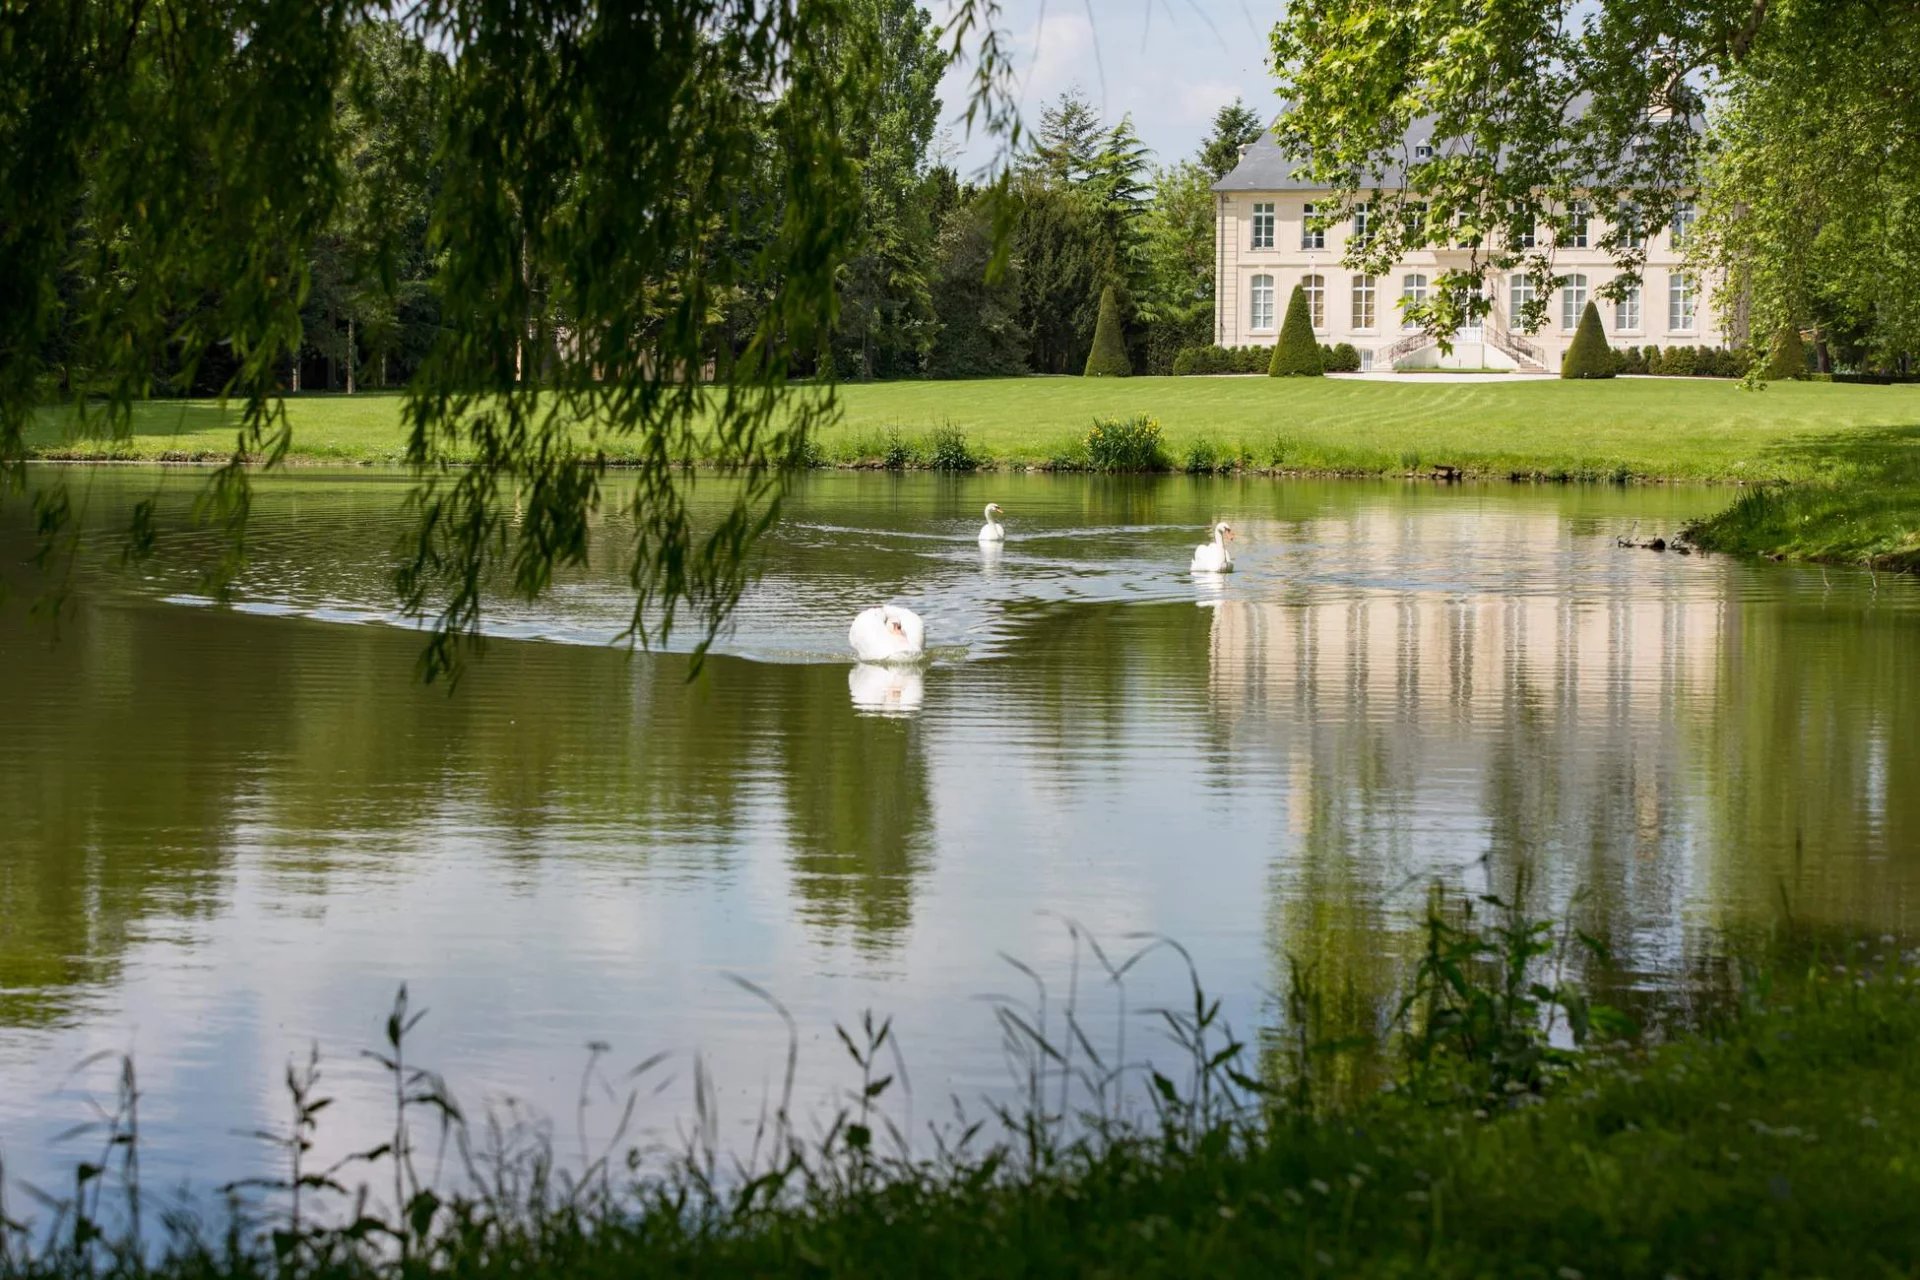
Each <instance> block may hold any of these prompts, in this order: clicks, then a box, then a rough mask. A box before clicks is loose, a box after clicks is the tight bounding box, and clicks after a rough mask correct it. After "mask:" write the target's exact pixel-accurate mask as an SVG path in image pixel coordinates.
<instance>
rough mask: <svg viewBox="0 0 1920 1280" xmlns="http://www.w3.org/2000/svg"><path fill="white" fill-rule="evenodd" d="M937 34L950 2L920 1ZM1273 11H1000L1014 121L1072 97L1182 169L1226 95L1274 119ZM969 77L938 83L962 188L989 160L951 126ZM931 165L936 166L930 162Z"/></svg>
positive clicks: (1141, 2) (1172, 1) (1120, 7)
mask: <svg viewBox="0 0 1920 1280" xmlns="http://www.w3.org/2000/svg"><path fill="white" fill-rule="evenodd" d="M923 3H925V5H926V8H927V9H928V11H929V12H930V13H932V14H933V17H934V20H935V21H936V22H945V21H946V19H947V17H948V15H949V14H950V13H951V12H952V10H953V0H923ZM1281 7H1282V6H1280V5H1279V4H1276V3H1274V0H1001V21H1000V24H999V25H1000V28H1001V30H1002V31H1004V32H1005V33H1006V34H1007V35H1008V37H1010V39H1009V42H1008V47H1009V49H1010V50H1011V52H1012V57H1013V65H1014V69H1015V72H1016V75H1017V77H1018V80H1019V84H1020V99H1021V109H1020V114H1021V118H1022V120H1024V121H1025V122H1026V124H1027V125H1028V127H1029V128H1031V127H1032V126H1033V125H1034V124H1037V123H1038V122H1039V119H1040V110H1041V108H1042V107H1043V106H1045V105H1046V104H1047V103H1048V102H1050V101H1052V100H1053V99H1055V98H1057V97H1058V96H1059V95H1060V93H1061V92H1062V91H1063V90H1065V89H1067V88H1069V87H1072V86H1078V87H1079V88H1080V89H1081V90H1082V91H1083V92H1084V93H1085V94H1086V97H1087V99H1088V100H1089V101H1091V102H1092V103H1093V105H1094V108H1095V110H1097V111H1099V112H1100V114H1101V116H1102V118H1103V119H1105V120H1107V121H1109V122H1112V121H1116V120H1118V119H1119V118H1120V117H1121V116H1122V115H1125V114H1127V113H1129V112H1131V113H1132V115H1133V124H1134V128H1135V129H1136V130H1137V131H1138V132H1139V134H1140V137H1141V140H1142V141H1144V142H1145V143H1146V144H1147V145H1148V146H1149V147H1152V148H1153V151H1154V160H1155V162H1156V163H1159V164H1171V163H1173V162H1174V161H1177V160H1184V159H1188V158H1191V157H1192V155H1193V154H1194V152H1195V151H1197V150H1198V149H1199V146H1200V142H1201V140H1202V139H1203V138H1204V137H1205V136H1206V134H1207V129H1208V127H1209V126H1210V125H1211V124H1212V122H1213V113H1214V112H1215V111H1217V110H1219V109H1220V108H1221V107H1222V106H1224V105H1225V104H1227V103H1229V102H1231V101H1233V99H1234V97H1235V95H1238V96H1240V97H1242V98H1244V99H1246V101H1247V104H1248V105H1249V106H1251V107H1253V108H1254V109H1255V110H1257V111H1259V112H1261V113H1262V114H1263V115H1264V114H1268V113H1270V112H1271V111H1272V110H1273V109H1274V107H1275V102H1276V100H1275V98H1274V92H1273V89H1274V82H1273V76H1272V75H1271V73H1269V72H1268V71H1267V69H1266V55H1267V33H1268V32H1269V31H1270V30H1271V29H1272V27H1273V24H1274V22H1275V21H1276V20H1277V19H1278V18H1279V16H1280V10H1281ZM971 77H972V65H971V63H969V64H967V65H964V66H955V67H952V68H949V69H948V72H947V75H946V78H945V79H944V80H943V81H942V82H941V92H940V98H941V118H942V127H943V128H944V129H946V130H947V136H946V137H945V138H944V139H941V140H939V141H936V144H935V150H936V153H937V152H938V151H939V149H940V147H941V145H942V144H943V143H944V145H946V146H947V147H949V148H950V149H951V151H950V154H949V155H948V156H946V157H944V158H945V159H947V161H948V163H951V164H953V165H954V166H955V167H956V168H958V169H959V170H960V172H961V174H962V175H963V176H967V175H970V174H972V173H973V172H974V171H976V170H977V169H979V168H980V167H982V166H983V165H984V164H986V163H987V162H988V161H990V160H991V159H992V158H993V154H994V143H993V141H992V140H990V139H987V138H984V137H981V136H978V135H976V136H974V137H972V138H969V137H968V136H967V132H966V126H965V124H964V123H963V122H961V121H960V120H958V119H957V117H958V116H959V114H960V113H961V112H962V111H964V110H965V108H966V103H967V98H968V95H969V92H970V89H971V83H972V81H971ZM936 158H942V157H939V156H938V155H936Z"/></svg>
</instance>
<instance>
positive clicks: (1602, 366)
mask: <svg viewBox="0 0 1920 1280" xmlns="http://www.w3.org/2000/svg"><path fill="white" fill-rule="evenodd" d="M1613 375H1614V359H1613V348H1612V347H1610V346H1608V345H1607V332H1606V330H1604V329H1602V328H1601V327H1600V308H1598V307H1596V306H1594V305H1593V303H1592V302H1588V303H1587V307H1586V310H1584V311H1582V312H1581V313H1580V327H1579V328H1578V329H1576V330H1574V334H1573V341H1572V343H1570V344H1569V345H1568V347H1567V354H1566V355H1565V356H1563V357H1562V358H1561V360H1560V376H1561V377H1563V378H1611V377H1612V376H1613Z"/></svg>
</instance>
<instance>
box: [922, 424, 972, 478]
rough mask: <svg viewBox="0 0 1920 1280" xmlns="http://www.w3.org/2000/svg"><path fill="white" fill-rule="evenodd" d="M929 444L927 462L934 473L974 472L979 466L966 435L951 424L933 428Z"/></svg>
mask: <svg viewBox="0 0 1920 1280" xmlns="http://www.w3.org/2000/svg"><path fill="white" fill-rule="evenodd" d="M931 444H932V448H931V449H930V450H929V454H930V457H929V459H928V461H929V465H931V466H932V467H933V469H934V470H935V471H974V470H977V469H978V468H979V466H980V458H979V456H978V455H976V454H975V453H974V451H973V449H972V448H971V447H970V446H969V445H968V444H967V437H966V433H965V432H963V431H961V430H960V428H958V427H956V426H954V425H953V424H952V423H948V424H947V425H945V426H942V427H935V428H934V430H933V438H932V441H931Z"/></svg>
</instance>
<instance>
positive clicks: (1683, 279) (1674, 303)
mask: <svg viewBox="0 0 1920 1280" xmlns="http://www.w3.org/2000/svg"><path fill="white" fill-rule="evenodd" d="M1699 324H1700V286H1699V285H1698V283H1697V282H1695V280H1694V278H1693V277H1692V276H1691V275H1689V274H1688V273H1687V272H1685V271H1675V272H1673V273H1672V274H1670V275H1669V276H1668V277H1667V332H1668V333H1696V332H1698V331H1699Z"/></svg>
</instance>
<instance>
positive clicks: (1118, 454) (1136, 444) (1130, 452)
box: [1086, 414, 1167, 471]
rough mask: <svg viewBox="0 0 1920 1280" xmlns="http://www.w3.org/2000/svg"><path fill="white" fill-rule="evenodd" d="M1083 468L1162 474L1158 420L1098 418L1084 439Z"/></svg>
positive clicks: (1163, 456)
mask: <svg viewBox="0 0 1920 1280" xmlns="http://www.w3.org/2000/svg"><path fill="white" fill-rule="evenodd" d="M1086 450H1087V466H1088V467H1089V468H1091V469H1092V470H1094V471H1165V470H1166V469H1167V455H1166V451H1165V449H1163V448H1162V446H1161V443H1160V420H1159V419H1158V418H1149V417H1146V416H1145V415H1144V414H1143V415H1139V416H1136V417H1132V418H1102V419H1099V420H1097V421H1096V422H1095V423H1094V424H1093V428H1092V429H1091V430H1090V431H1088V432H1087V437H1086Z"/></svg>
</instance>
